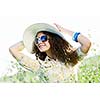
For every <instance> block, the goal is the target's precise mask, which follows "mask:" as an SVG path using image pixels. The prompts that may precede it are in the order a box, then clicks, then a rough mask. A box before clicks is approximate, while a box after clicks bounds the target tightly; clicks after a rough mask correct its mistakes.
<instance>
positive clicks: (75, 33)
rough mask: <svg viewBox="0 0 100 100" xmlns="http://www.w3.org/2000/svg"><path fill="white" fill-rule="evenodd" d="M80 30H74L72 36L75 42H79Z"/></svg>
mask: <svg viewBox="0 0 100 100" xmlns="http://www.w3.org/2000/svg"><path fill="white" fill-rule="evenodd" d="M79 34H80V32H74V33H73V36H72V40H73V41H75V42H78V36H79Z"/></svg>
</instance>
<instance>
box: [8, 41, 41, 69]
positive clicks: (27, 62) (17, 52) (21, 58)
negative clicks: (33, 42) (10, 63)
mask: <svg viewBox="0 0 100 100" xmlns="http://www.w3.org/2000/svg"><path fill="white" fill-rule="evenodd" d="M24 48H25V47H24V44H23V41H20V42H18V43H16V44H14V45H13V46H11V47H10V48H9V51H10V53H11V54H12V56H13V57H14V58H15V59H16V60H17V61H18V62H19V64H21V65H22V66H24V67H25V68H27V69H32V70H37V69H38V68H39V63H38V61H36V60H33V59H31V58H30V57H28V56H26V55H25V54H23V53H22V52H21V51H22V50H23V49H24Z"/></svg>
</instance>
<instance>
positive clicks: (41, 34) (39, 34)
mask: <svg viewBox="0 0 100 100" xmlns="http://www.w3.org/2000/svg"><path fill="white" fill-rule="evenodd" d="M43 35H45V34H44V33H43V32H39V33H37V36H36V37H41V36H43Z"/></svg>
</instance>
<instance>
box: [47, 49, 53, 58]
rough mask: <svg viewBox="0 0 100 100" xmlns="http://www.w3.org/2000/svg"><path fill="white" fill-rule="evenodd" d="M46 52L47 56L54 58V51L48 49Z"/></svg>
mask: <svg viewBox="0 0 100 100" xmlns="http://www.w3.org/2000/svg"><path fill="white" fill-rule="evenodd" d="M46 54H47V56H48V57H50V58H51V59H53V58H54V57H53V55H52V53H51V50H48V51H46Z"/></svg>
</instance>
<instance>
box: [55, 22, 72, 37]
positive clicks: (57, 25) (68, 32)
mask: <svg viewBox="0 0 100 100" xmlns="http://www.w3.org/2000/svg"><path fill="white" fill-rule="evenodd" d="M54 25H55V26H56V27H57V29H58V30H59V32H61V33H64V34H68V35H70V36H72V35H73V31H71V30H68V29H66V28H63V27H62V26H61V25H59V24H56V23H54Z"/></svg>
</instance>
